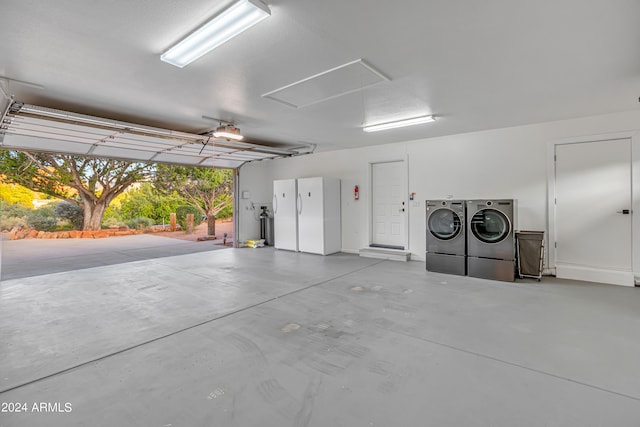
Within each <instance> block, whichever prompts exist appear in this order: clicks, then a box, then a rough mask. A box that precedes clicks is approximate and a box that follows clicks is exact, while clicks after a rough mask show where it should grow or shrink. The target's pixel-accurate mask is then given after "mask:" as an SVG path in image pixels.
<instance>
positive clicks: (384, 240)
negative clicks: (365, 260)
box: [371, 161, 406, 249]
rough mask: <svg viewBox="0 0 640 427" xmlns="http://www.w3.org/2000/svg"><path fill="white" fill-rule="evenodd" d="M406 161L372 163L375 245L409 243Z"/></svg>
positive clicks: (403, 244) (373, 243) (400, 246)
mask: <svg viewBox="0 0 640 427" xmlns="http://www.w3.org/2000/svg"><path fill="white" fill-rule="evenodd" d="M405 182H406V175H405V168H404V162H402V161H398V162H386V163H373V164H372V165H371V208H372V215H371V218H372V233H371V234H372V236H371V240H372V242H371V244H372V245H373V246H383V247H394V248H398V249H404V247H405V214H406V206H405V193H406V191H405Z"/></svg>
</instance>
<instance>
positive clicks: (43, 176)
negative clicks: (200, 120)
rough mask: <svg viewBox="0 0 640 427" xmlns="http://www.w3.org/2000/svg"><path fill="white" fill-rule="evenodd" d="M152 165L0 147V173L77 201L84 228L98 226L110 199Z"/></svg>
mask: <svg viewBox="0 0 640 427" xmlns="http://www.w3.org/2000/svg"><path fill="white" fill-rule="evenodd" d="M152 169H153V165H149V164H144V163H138V162H128V161H121V160H111V159H95V158H88V157H82V156H72V155H63V154H51V153H30V152H22V151H0V173H1V174H4V175H5V177H6V180H7V181H8V182H10V183H14V184H19V185H22V186H24V187H26V188H28V189H30V190H33V191H37V192H41V193H45V194H48V195H50V196H53V197H56V198H59V199H62V200H66V201H68V202H70V203H75V204H78V205H79V206H81V207H82V208H83V212H84V223H83V229H85V230H97V229H100V224H101V221H102V216H103V215H104V211H105V209H106V207H107V206H108V205H109V203H110V202H111V200H113V198H114V197H116V196H117V195H118V194H120V193H122V192H123V191H124V190H126V189H127V188H128V187H129V186H130V185H132V184H134V183H136V182H140V181H144V180H146V179H147V178H148V177H149V176H150V173H151V171H152Z"/></svg>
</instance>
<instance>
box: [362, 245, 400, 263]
mask: <svg viewBox="0 0 640 427" xmlns="http://www.w3.org/2000/svg"><path fill="white" fill-rule="evenodd" d="M359 252H360V256H361V257H364V258H377V259H388V260H390V261H403V262H407V261H409V260H410V259H411V252H409V251H404V250H400V249H387V248H362V249H360V251H359Z"/></svg>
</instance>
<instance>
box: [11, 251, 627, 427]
mask: <svg viewBox="0 0 640 427" xmlns="http://www.w3.org/2000/svg"><path fill="white" fill-rule="evenodd" d="M638 307H640V289H637V288H624V287H616V286H605V285H595V284H585V283H578V282H570V281H562V280H556V279H545V280H543V282H542V283H538V282H536V281H533V280H531V281H519V282H518V283H515V284H512V283H502V282H493V281H487V280H481V279H474V278H465V277H457V276H448V275H443V274H436V273H429V272H426V271H425V270H424V263H422V262H410V263H399V262H390V261H380V260H372V259H362V258H359V257H357V256H354V255H346V254H338V255H332V256H328V257H321V256H315V255H307V254H299V253H291V252H286V251H275V250H273V249H270V248H265V249H227V250H217V251H209V252H200V253H194V254H188V255H179V256H172V257H167V258H161V259H155V260H154V259H150V260H141V261H135V262H130V263H125V264H117V265H110V266H100V267H94V268H87V269H83V270H77V271H66V272H60V273H55V274H47V275H41V276H34V277H24V278H19V279H13V280H4V281H2V282H0V345H1V347H0V402H3V405H5V406H4V407H5V409H7V408H8V405H7V404H9V403H20V404H22V403H25V404H26V405H25V406H26V409H27V410H26V412H21V413H16V412H13V413H11V412H4V413H0V426H2V427H9V426H12V427H13V426H29V427H35V426H114V425H118V426H158V427H177V426H277V427H281V426H293V427H302V426H315V427H327V426H349V427H358V426H363V427H369V426H510V427H511V426H638V425H639V423H640V369H638V365H639V363H640V333H639V332H638V331H640V310H639V309H638ZM41 403H45V405H44V406H43V407H44V408H45V409H49V411H45V412H38V411H36V410H34V404H35V405H36V408H41V407H40V406H39V405H40V404H41ZM47 404H48V406H47ZM65 411H66V412H65Z"/></svg>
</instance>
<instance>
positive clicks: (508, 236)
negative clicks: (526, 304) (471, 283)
mask: <svg viewBox="0 0 640 427" xmlns="http://www.w3.org/2000/svg"><path fill="white" fill-rule="evenodd" d="M515 205H516V203H515V200H511V199H509V200H468V201H467V274H468V275H469V276H473V277H482V278H485V279H492V280H503V281H509V282H513V281H514V280H515V251H516V245H515V227H516V206H515Z"/></svg>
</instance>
